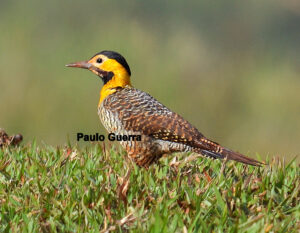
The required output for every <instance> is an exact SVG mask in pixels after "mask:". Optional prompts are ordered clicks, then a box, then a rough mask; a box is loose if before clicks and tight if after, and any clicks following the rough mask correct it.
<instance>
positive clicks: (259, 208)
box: [0, 143, 300, 232]
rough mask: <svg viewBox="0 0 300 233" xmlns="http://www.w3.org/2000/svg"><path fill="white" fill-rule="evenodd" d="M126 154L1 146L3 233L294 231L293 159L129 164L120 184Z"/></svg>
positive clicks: (297, 198) (297, 212)
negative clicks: (258, 165)
mask: <svg viewBox="0 0 300 233" xmlns="http://www.w3.org/2000/svg"><path fill="white" fill-rule="evenodd" d="M124 154H125V153H124V151H120V150H119V149H116V148H109V149H108V148H106V149H104V147H102V146H101V145H92V146H90V147H88V148H84V149H83V148H78V147H73V148H69V149H68V148H53V147H47V146H45V147H44V148H41V147H37V146H35V143H33V144H32V145H26V146H23V147H21V148H4V149H3V150H0V208H1V211H0V224H1V225H0V231H1V232H20V231H21V232H40V231H46V232H83V231H84V232H87V231H89V232H99V230H100V231H103V232H105V231H110V230H111V231H114V230H115V231H117V232H118V231H128V230H129V231H130V232H145V231H146V232H212V231H213V232H225V231H226V232H268V231H270V232H297V231H299V224H300V222H299V219H300V209H299V208H300V192H299V185H300V182H299V173H300V169H299V165H297V164H296V162H294V161H292V162H290V163H289V164H285V163H284V162H283V161H280V160H272V161H269V163H270V165H269V166H265V167H262V168H254V167H251V166H245V165H242V164H238V163H234V162H227V163H226V164H224V163H222V162H220V161H213V160H209V159H201V158H199V159H196V160H193V161H188V162H183V161H184V157H186V156H188V155H186V154H177V155H173V156H169V157H168V158H163V159H161V160H160V162H159V164H158V165H154V166H151V167H150V169H149V170H145V169H142V168H139V167H137V166H134V168H133V169H132V172H131V174H130V175H129V185H128V186H126V184H127V183H126V178H125V176H126V172H127V166H128V165H127V164H126V161H125V160H124ZM174 156H176V157H177V162H178V161H179V162H178V163H175V164H176V166H175V165H169V164H170V163H173V164H174V161H172V159H173V158H174ZM126 187H128V190H127V188H126ZM122 192H123V194H122Z"/></svg>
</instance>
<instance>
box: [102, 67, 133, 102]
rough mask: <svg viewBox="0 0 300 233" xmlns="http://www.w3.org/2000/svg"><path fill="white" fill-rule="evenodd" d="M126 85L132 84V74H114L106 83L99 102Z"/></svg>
mask: <svg viewBox="0 0 300 233" xmlns="http://www.w3.org/2000/svg"><path fill="white" fill-rule="evenodd" d="M126 86H131V83H130V76H129V75H128V74H127V73H123V72H121V73H114V76H113V77H112V78H111V79H110V80H109V81H108V82H107V83H105V84H104V86H103V87H102V89H101V91H100V99H99V104H98V106H100V104H101V103H102V101H103V100H104V99H105V98H106V97H108V96H109V95H111V94H113V93H115V92H116V91H117V90H118V89H120V88H125V87H126Z"/></svg>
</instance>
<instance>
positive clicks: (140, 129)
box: [66, 50, 264, 168]
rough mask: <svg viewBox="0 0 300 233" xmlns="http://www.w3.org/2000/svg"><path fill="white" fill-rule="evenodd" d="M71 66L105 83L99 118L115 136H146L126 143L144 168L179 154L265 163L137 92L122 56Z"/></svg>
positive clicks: (109, 54)
mask: <svg viewBox="0 0 300 233" xmlns="http://www.w3.org/2000/svg"><path fill="white" fill-rule="evenodd" d="M66 66H67V67H77V68H83V69H88V70H90V71H92V72H93V73H94V74H96V75H97V76H98V77H100V78H101V79H102V81H103V87H102V89H101V90H100V99H99V103H98V115H99V118H100V120H101V122H102V124H103V126H104V127H105V128H106V130H107V131H108V132H109V133H114V134H118V135H140V136H141V139H140V140H132V141H130V140H128V141H120V144H121V146H122V147H123V148H124V149H125V150H126V151H127V155H128V157H129V158H130V159H131V160H132V161H133V162H134V163H136V164H137V165H138V166H140V167H144V168H149V166H150V165H152V164H154V163H156V162H157V161H158V160H159V159H160V158H161V157H162V156H164V155H168V154H172V153H175V152H194V153H197V154H200V155H202V156H204V157H209V158H212V159H221V160H222V159H226V160H234V161H237V162H241V163H243V164H247V165H253V166H261V165H262V164H264V163H263V162H260V161H257V160H255V159H253V158H250V157H247V156H245V155H243V154H241V153H239V152H235V151H232V150H230V149H228V148H226V147H223V146H221V145H220V144H219V143H217V142H214V141H212V140H210V139H208V138H206V137H205V136H204V135H203V134H202V133H200V132H199V130H198V129H197V128H196V127H194V126H193V125H192V124H191V123H189V122H188V121H187V120H185V119H184V118H183V117H182V116H180V115H179V114H177V113H176V112H173V111H172V110H170V109H169V108H167V107H166V106H164V105H163V104H162V103H160V102H159V101H158V100H156V99H155V98H154V97H152V96H151V95H149V94H148V93H146V92H143V91H141V90H139V89H136V88H134V87H133V86H132V84H131V70H130V68H129V65H128V63H127V61H126V60H125V58H124V57H123V56H122V55H121V54H119V53H118V52H114V51H109V50H104V51H102V52H99V53H97V54H95V55H94V56H93V57H92V58H90V59H89V60H86V61H81V62H74V63H70V64H68V65H66Z"/></svg>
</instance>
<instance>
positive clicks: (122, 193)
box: [118, 156, 134, 206]
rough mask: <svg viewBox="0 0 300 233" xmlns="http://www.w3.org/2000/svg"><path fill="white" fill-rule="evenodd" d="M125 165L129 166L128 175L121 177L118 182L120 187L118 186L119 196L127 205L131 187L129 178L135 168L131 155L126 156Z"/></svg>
mask: <svg viewBox="0 0 300 233" xmlns="http://www.w3.org/2000/svg"><path fill="white" fill-rule="evenodd" d="M124 164H125V166H126V168H127V172H126V175H125V176H124V177H119V179H118V183H119V188H118V195H119V198H120V199H121V200H122V201H123V202H124V205H125V206H126V205H127V202H128V201H127V191H128V189H129V184H130V182H129V180H130V174H131V171H132V170H133V169H134V167H133V164H132V160H131V158H130V157H129V156H125V163H124Z"/></svg>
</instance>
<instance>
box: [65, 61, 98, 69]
mask: <svg viewBox="0 0 300 233" xmlns="http://www.w3.org/2000/svg"><path fill="white" fill-rule="evenodd" d="M66 66H67V67H77V68H83V69H90V68H91V67H92V66H93V65H92V64H91V63H88V61H80V62H74V63H70V64H67V65H66Z"/></svg>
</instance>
